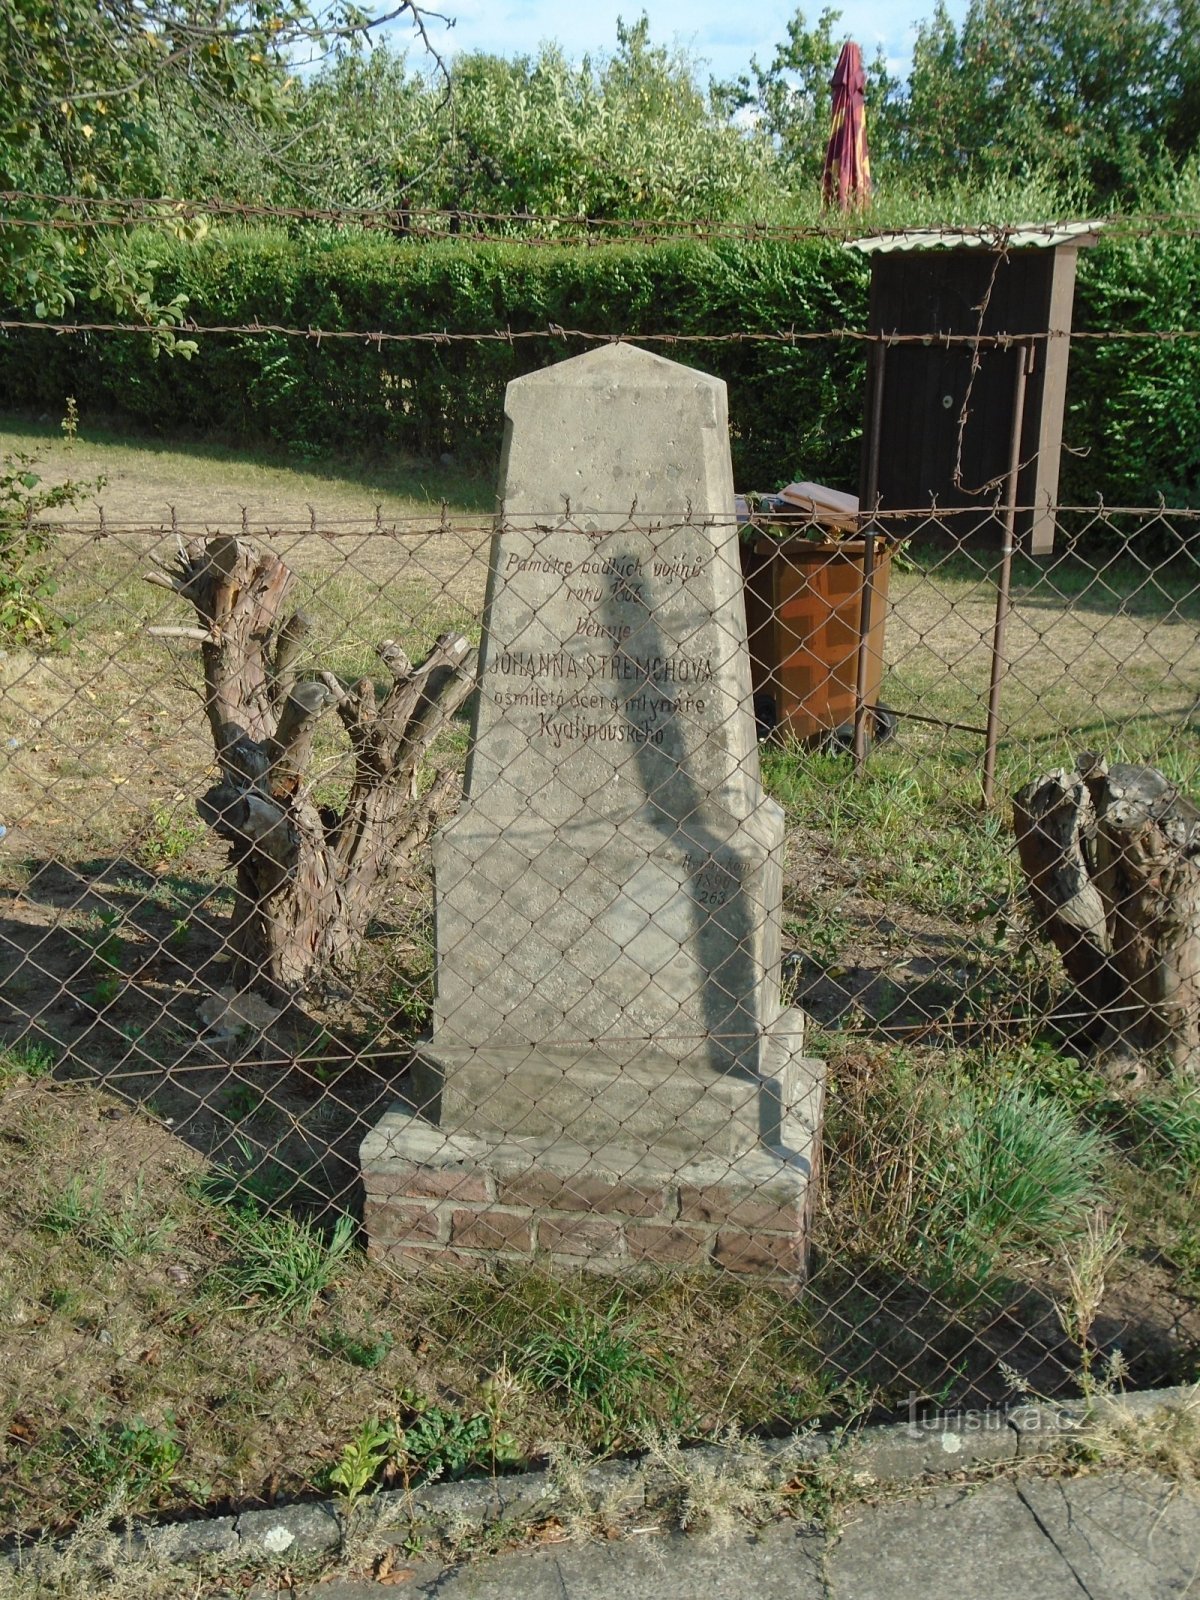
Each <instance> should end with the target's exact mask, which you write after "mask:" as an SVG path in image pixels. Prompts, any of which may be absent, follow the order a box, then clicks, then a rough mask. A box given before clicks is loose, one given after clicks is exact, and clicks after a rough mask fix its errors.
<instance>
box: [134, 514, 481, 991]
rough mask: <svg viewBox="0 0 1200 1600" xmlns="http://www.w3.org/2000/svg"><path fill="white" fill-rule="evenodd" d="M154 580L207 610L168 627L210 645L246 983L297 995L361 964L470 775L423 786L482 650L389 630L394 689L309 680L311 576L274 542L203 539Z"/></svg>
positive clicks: (219, 794) (386, 661) (203, 807)
mask: <svg viewBox="0 0 1200 1600" xmlns="http://www.w3.org/2000/svg"><path fill="white" fill-rule="evenodd" d="M146 576H147V579H148V581H149V582H151V583H154V584H156V585H158V586H160V587H162V588H166V589H170V590H171V591H172V592H173V593H174V594H177V595H179V596H180V597H181V598H182V599H184V600H187V601H189V602H190V603H191V605H192V606H193V607H194V608H195V613H196V622H197V624H198V626H196V627H178V628H175V627H172V628H162V629H158V630H156V631H157V632H158V633H160V634H165V635H168V636H174V637H185V638H193V639H195V640H197V642H198V643H199V644H200V647H201V654H202V657H203V663H204V707H205V712H206V714H207V717H208V723H209V728H210V731H211V733H212V738H213V745H214V749H215V753H216V758H217V763H218V766H219V768H220V774H221V775H220V780H219V782H218V783H217V784H216V785H215V786H214V787H213V788H212V789H210V790H209V791H208V793H207V794H206V795H205V796H204V798H203V799H202V800H201V801H199V802H198V805H197V809H198V810H199V812H200V815H201V817H202V818H203V819H204V821H205V822H207V823H208V824H209V826H210V827H212V828H213V830H214V831H215V832H216V833H217V834H218V836H219V837H220V838H222V839H224V840H226V841H227V842H228V844H229V847H230V852H229V854H230V865H231V866H233V867H234V868H235V869H236V873H237V892H236V902H235V906H234V914H233V928H232V931H231V933H230V936H229V941H228V943H229V950H230V953H231V954H232V956H233V958H234V972H233V977H234V981H235V982H236V983H237V984H238V986H239V988H245V987H247V986H249V985H251V984H253V985H256V986H259V987H261V988H263V989H265V990H266V991H267V992H268V993H269V994H270V995H271V996H272V997H273V998H287V997H290V996H294V995H296V994H298V993H300V992H302V991H303V990H305V989H308V988H311V987H312V986H313V985H314V984H316V983H318V982H320V981H321V980H323V979H326V978H328V977H331V976H333V975H334V974H336V973H338V972H340V973H342V974H343V975H345V974H347V973H348V972H351V971H352V969H353V966H354V960H355V957H356V956H357V954H358V952H359V950H360V948H361V946H362V941H363V939H364V937H365V935H366V931H367V924H368V922H369V920H370V917H371V915H372V913H373V911H375V909H376V908H377V907H378V905H379V903H380V901H381V899H382V898H383V895H384V893H385V892H386V889H387V887H388V884H389V882H390V881H391V879H392V877H393V876H394V875H395V873H396V872H397V871H398V870H399V869H400V867H401V866H402V864H403V862H404V860H405V858H406V857H407V856H408V855H410V854H411V852H412V851H413V850H414V849H415V847H416V846H417V844H419V843H420V841H421V840H422V839H424V838H425V836H426V835H427V833H428V832H429V829H430V827H431V826H432V824H433V821H434V817H435V814H436V810H437V807H438V805H439V804H440V803H442V802H443V801H444V800H445V799H446V796H447V794H448V793H449V791H450V790H451V789H452V788H453V786H454V783H455V781H456V779H455V774H454V773H453V771H452V770H451V769H450V768H449V767H447V768H445V769H444V770H443V771H442V772H441V773H440V774H439V775H438V776H437V777H436V778H435V779H434V781H433V783H432V785H430V786H429V787H428V788H424V789H423V788H422V786H421V784H420V782H419V773H420V769H421V766H422V763H423V761H424V759H425V756H426V755H427V753H428V751H429V749H430V746H431V745H432V744H433V743H434V741H435V739H436V738H437V736H438V734H439V733H440V732H441V731H442V729H443V728H444V727H445V725H446V723H447V721H448V720H449V719H450V718H451V717H452V716H453V715H454V713H455V711H456V710H457V709H458V708H459V706H460V705H461V704H462V703H463V701H464V700H465V699H466V697H467V695H468V694H469V693H470V691H471V689H472V687H473V684H474V679H475V652H474V651H473V650H472V649H471V646H470V644H469V643H468V641H467V640H466V639H465V638H463V637H462V635H461V634H456V633H445V634H443V635H442V636H441V638H440V639H438V641H437V643H436V644H435V645H434V647H433V649H432V651H431V652H430V653H429V655H428V657H427V658H426V660H425V662H424V663H423V664H422V665H421V666H420V667H414V666H413V665H412V663H411V662H410V661H409V659H408V657H407V655H406V654H405V653H404V651H403V650H402V649H401V648H400V646H399V645H398V644H396V643H395V642H394V641H393V640H390V639H385V640H384V641H383V642H382V643H381V644H380V646H379V649H378V655H379V658H380V661H381V662H382V664H383V667H384V668H385V670H386V671H387V673H388V675H389V682H388V683H387V685H386V687H384V688H382V689H377V687H376V685H375V683H374V682H373V681H372V680H371V679H370V678H362V679H360V680H359V681H358V682H357V683H355V684H353V685H346V684H343V683H342V682H341V681H340V680H339V679H338V678H336V677H335V676H334V675H333V674H332V673H331V672H324V673H321V674H320V675H318V676H313V675H311V674H310V675H309V676H307V677H305V678H303V679H302V680H301V679H298V676H297V671H296V665H297V657H298V656H299V654H300V653H301V651H302V650H303V648H304V645H305V641H306V638H307V636H308V634H309V633H310V631H311V626H312V624H311V622H310V620H309V618H308V617H307V615H306V614H305V613H304V612H303V611H296V612H293V613H292V614H291V615H290V616H289V615H287V614H286V613H285V611H284V609H283V606H284V602H285V600H286V599H287V596H288V594H289V591H290V590H291V589H292V587H293V585H294V582H295V579H294V575H293V574H292V572H291V571H290V569H289V568H288V567H287V566H285V565H284V563H283V562H282V561H281V560H280V559H279V557H278V556H277V555H275V553H274V552H273V551H269V550H258V549H257V548H256V547H255V546H254V545H252V544H249V543H247V542H246V541H244V540H241V539H235V538H230V537H222V536H218V537H216V538H212V539H208V540H198V539H197V540H193V541H192V542H191V543H190V544H188V545H187V546H183V547H181V548H180V551H179V555H178V559H177V561H176V562H175V563H174V564H173V565H172V566H171V567H169V568H167V569H165V570H160V571H156V572H151V573H147V575H146ZM331 709H332V710H336V712H337V715H338V717H339V718H340V719H341V722H342V724H343V727H344V728H345V730H346V734H347V735H348V738H349V743H350V747H351V751H352V754H353V778H352V780H351V783H350V787H349V792H348V794H347V796H346V799H345V802H344V804H343V805H342V806H341V808H340V809H336V810H335V809H333V808H331V807H328V806H324V805H319V804H318V803H317V801H316V799H315V798H314V795H313V775H312V772H311V770H310V768H311V765H312V759H313V735H314V732H315V730H316V726H317V723H318V722H319V720H320V719H321V717H322V716H324V715H325V713H326V712H328V711H330V710H331Z"/></svg>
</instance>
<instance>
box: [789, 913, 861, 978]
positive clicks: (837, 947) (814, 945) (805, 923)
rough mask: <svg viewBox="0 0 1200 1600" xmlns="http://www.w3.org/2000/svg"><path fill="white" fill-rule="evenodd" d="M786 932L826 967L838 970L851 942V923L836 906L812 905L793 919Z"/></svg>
mask: <svg viewBox="0 0 1200 1600" xmlns="http://www.w3.org/2000/svg"><path fill="white" fill-rule="evenodd" d="M784 932H785V933H787V934H788V936H789V937H790V938H791V939H792V940H793V941H794V943H795V944H796V945H797V946H798V947H799V948H800V949H801V950H802V951H804V953H805V954H806V955H809V956H811V957H812V958H813V960H815V961H818V962H819V963H820V964H821V966H823V967H827V968H828V967H836V966H837V964H838V962H839V961H840V960H841V954H842V951H843V949H844V948H845V946H846V943H847V941H848V940H849V938H850V923H849V920H848V919H847V917H846V916H845V915H844V913H843V912H841V911H840V910H838V908H837V907H835V906H819V905H815V904H814V905H809V906H806V907H804V908H803V909H802V912H801V914H800V915H797V916H794V917H789V918H788V919H787V921H786V922H785V923H784Z"/></svg>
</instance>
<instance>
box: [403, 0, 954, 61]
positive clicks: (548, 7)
mask: <svg viewBox="0 0 1200 1600" xmlns="http://www.w3.org/2000/svg"><path fill="white" fill-rule="evenodd" d="M429 3H430V4H431V5H432V6H434V7H440V9H442V10H444V11H445V12H446V14H447V15H448V16H452V17H454V19H455V25H454V27H453V29H452V30H450V31H449V32H447V31H446V29H445V28H444V27H443V26H440V25H438V24H436V23H432V24H431V26H430V33H431V36H432V38H433V40H434V42H435V44H436V45H437V46H438V47H439V48H440V49H444V50H446V51H448V52H453V51H455V50H487V51H489V52H491V53H492V54H495V55H523V54H532V53H534V52H535V51H536V50H537V47H538V45H539V44H540V43H542V41H543V40H553V41H554V42H556V43H557V44H559V45H561V46H562V48H563V49H564V50H565V51H566V53H567V55H569V56H571V57H573V58H575V59H578V57H580V56H582V55H585V54H589V53H590V54H592V55H596V54H599V53H601V52H603V51H608V50H611V49H612V48H613V46H614V45H615V44H616V38H617V18H618V17H619V16H623V17H624V18H625V20H626V21H628V22H632V21H634V20H636V18H637V17H638V16H639V15H640V14H641V12H642V11H643V10H644V11H645V12H646V14H647V15H648V16H649V18H650V32H651V37H652V38H653V39H654V41H655V42H656V43H660V44H675V43H678V44H681V45H683V46H685V47H686V48H687V49H688V50H689V51H690V52H691V53H692V55H693V56H695V57H697V58H698V59H699V60H700V61H701V62H702V63H704V64H705V69H704V70H702V76H705V75H706V73H707V72H711V73H712V75H713V76H714V77H718V78H731V77H735V76H736V75H737V74H738V73H739V72H742V71H744V70H745V69H746V67H747V66H748V65H749V62H750V57H751V56H752V55H757V56H758V57H759V59H760V60H761V61H763V62H764V63H765V62H767V61H769V60H770V58H771V56H772V55H773V53H774V49H775V45H776V43H777V42H778V41H779V40H781V39H782V38H783V37H784V35H785V33H786V31H787V23H788V19H789V18H790V17H791V16H792V15H793V13H794V12H795V10H796V6H795V4H789V3H787V0H766V3H765V4H751V5H748V6H747V7H746V9H745V10H744V11H741V10H738V9H737V8H736V7H731V6H730V5H729V4H728V0H591V3H590V4H583V5H574V6H571V5H563V4H562V3H561V0H509V3H506V0H429ZM966 8H967V0H948V9H949V11H950V14H951V15H952V16H953V17H954V19H955V20H956V21H960V20H961V18H962V16H963V13H964V12H965V11H966ZM803 9H804V12H805V15H806V17H807V18H808V20H809V22H810V23H812V21H813V20H814V19H815V18H816V16H817V15H818V14H819V12H820V10H821V0H817V3H815V4H810V5H806V6H804V7H803ZM838 9H840V10H841V12H842V20H841V22H840V24H839V25H838V26H839V30H840V31H841V32H842V33H843V34H844V36H845V37H847V38H851V39H856V40H857V41H858V43H859V44H860V45H862V47H863V54H864V55H867V56H873V55H874V54H875V47H876V44H877V43H881V44H882V45H883V47H884V49H885V50H886V51H887V54H888V57H889V59H890V60H891V62H892V68H893V71H899V72H901V73H903V72H906V71H907V69H908V65H909V63H910V61H911V59H912V40H913V34H914V31H915V30H914V24H915V22H916V21H917V20H918V19H919V18H921V17H924V16H928V15H929V14H930V12H931V11H932V10H933V0H896V3H889V0H843V3H842V4H841V5H840V7H838Z"/></svg>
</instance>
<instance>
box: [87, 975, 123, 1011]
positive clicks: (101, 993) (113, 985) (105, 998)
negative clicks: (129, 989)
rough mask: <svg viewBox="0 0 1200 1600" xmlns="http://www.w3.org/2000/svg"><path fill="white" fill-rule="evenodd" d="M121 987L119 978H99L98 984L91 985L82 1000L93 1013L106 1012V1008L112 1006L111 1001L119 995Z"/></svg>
mask: <svg viewBox="0 0 1200 1600" xmlns="http://www.w3.org/2000/svg"><path fill="white" fill-rule="evenodd" d="M122 987H123V985H122V983H121V980H120V978H117V977H111V978H101V979H99V981H98V982H96V983H94V984H92V986H91V988H90V989H88V990H87V992H86V993H85V994H84V997H83V998H84V1000H85V1001H86V1002H87V1004H88V1005H89V1006H91V1008H92V1010H93V1011H107V1009H108V1007H109V1006H110V1005H112V1003H113V1001H114V1000H115V999H116V998H117V996H118V995H119V994H120V993H121V989H122Z"/></svg>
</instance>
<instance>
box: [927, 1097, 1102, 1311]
mask: <svg viewBox="0 0 1200 1600" xmlns="http://www.w3.org/2000/svg"><path fill="white" fill-rule="evenodd" d="M1107 1150H1108V1146H1107V1143H1106V1141H1105V1139H1104V1138H1103V1136H1102V1135H1101V1134H1099V1133H1096V1132H1094V1131H1093V1130H1090V1129H1084V1128H1081V1127H1080V1126H1079V1125H1078V1124H1077V1123H1076V1122H1075V1121H1074V1119H1073V1118H1072V1116H1071V1114H1070V1111H1069V1110H1068V1109H1067V1108H1066V1107H1065V1106H1063V1105H1062V1104H1061V1103H1060V1102H1058V1101H1056V1100H1049V1099H1046V1098H1043V1097H1041V1096H1038V1095H1035V1094H1031V1093H1030V1092H1029V1090H1027V1089H1025V1088H1023V1087H1019V1086H1018V1087H1011V1086H1010V1087H1004V1088H1001V1089H999V1090H988V1089H986V1088H983V1087H980V1086H976V1085H970V1086H968V1087H966V1088H964V1089H961V1090H959V1091H958V1093H957V1094H956V1095H955V1096H954V1097H953V1098H952V1100H951V1101H950V1103H949V1105H948V1106H947V1109H946V1113H945V1117H944V1120H943V1123H942V1126H941V1128H940V1129H939V1130H938V1138H937V1141H936V1145H935V1151H934V1157H933V1166H932V1171H931V1174H930V1176H931V1182H932V1186H933V1190H934V1193H935V1196H936V1198H935V1200H934V1203H933V1207H932V1211H931V1214H930V1216H929V1219H928V1225H927V1229H926V1239H925V1247H926V1254H927V1257H928V1259H929V1262H930V1265H931V1267H932V1269H933V1271H934V1274H935V1276H936V1278H937V1280H938V1281H939V1282H940V1283H942V1284H943V1285H945V1286H946V1287H947V1288H951V1287H955V1286H957V1287H961V1288H969V1289H971V1290H974V1289H977V1288H978V1286H979V1285H980V1284H981V1283H983V1282H986V1281H987V1280H988V1279H990V1278H992V1277H993V1276H994V1275H995V1273H996V1272H997V1270H998V1268H999V1264H1000V1260H1001V1257H1002V1256H1003V1254H1004V1253H1005V1252H1006V1251H1007V1250H1009V1249H1012V1248H1014V1247H1022V1246H1023V1247H1026V1248H1028V1247H1035V1248H1042V1249H1046V1248H1052V1249H1053V1248H1059V1247H1061V1244H1062V1241H1063V1240H1064V1238H1065V1237H1066V1236H1068V1235H1070V1234H1072V1233H1073V1232H1074V1231H1075V1230H1076V1229H1077V1228H1078V1227H1079V1225H1080V1223H1082V1222H1083V1221H1084V1219H1085V1218H1086V1216H1087V1215H1088V1212H1089V1210H1090V1208H1091V1206H1092V1205H1093V1203H1094V1200H1095V1186H1096V1180H1097V1177H1098V1175H1099V1170H1100V1166H1101V1163H1102V1161H1103V1160H1104V1157H1105V1155H1106V1154H1107Z"/></svg>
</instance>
